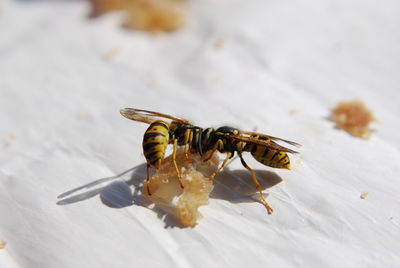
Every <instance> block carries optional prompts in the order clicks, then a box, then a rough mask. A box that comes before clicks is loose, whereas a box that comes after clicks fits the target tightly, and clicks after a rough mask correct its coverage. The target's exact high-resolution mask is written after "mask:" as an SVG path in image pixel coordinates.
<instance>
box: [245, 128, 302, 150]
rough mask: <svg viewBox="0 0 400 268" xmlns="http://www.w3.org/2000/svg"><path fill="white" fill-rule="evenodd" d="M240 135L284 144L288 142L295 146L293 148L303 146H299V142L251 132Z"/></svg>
mask: <svg viewBox="0 0 400 268" xmlns="http://www.w3.org/2000/svg"><path fill="white" fill-rule="evenodd" d="M240 133H241V134H247V135H250V136H259V137H264V138H267V139H271V140H277V141H283V142H286V143H287V144H290V145H293V146H296V147H300V146H301V144H299V143H297V142H294V141H289V140H285V139H281V138H278V137H274V136H270V135H266V134H262V133H257V132H250V131H240Z"/></svg>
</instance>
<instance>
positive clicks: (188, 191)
mask: <svg viewBox="0 0 400 268" xmlns="http://www.w3.org/2000/svg"><path fill="white" fill-rule="evenodd" d="M176 160H177V164H178V167H179V169H180V170H181V173H182V179H183V181H182V182H183V186H184V187H183V189H182V188H181V187H180V184H179V180H178V177H177V174H176V170H175V167H174V164H173V161H172V156H169V157H167V158H165V159H164V160H163V162H162V164H161V167H160V168H159V169H158V170H157V172H156V174H155V175H154V176H152V177H151V178H150V181H149V183H148V186H149V189H150V192H151V195H148V193H147V190H146V189H147V188H146V186H147V185H146V184H145V185H144V187H143V194H144V195H145V196H146V198H147V199H149V200H150V201H152V202H153V203H154V204H155V205H157V206H159V207H161V208H162V209H163V210H165V211H166V212H168V213H169V214H171V215H174V216H175V217H176V219H177V220H178V221H179V222H180V223H181V224H182V225H183V226H185V227H189V226H195V225H196V223H197V220H198V219H199V218H200V217H201V215H200V213H199V212H198V208H199V207H200V206H203V205H206V204H207V203H208V198H209V195H210V192H211V190H212V188H213V181H212V180H210V179H209V177H210V175H211V174H212V173H213V172H214V171H215V170H216V169H217V166H218V162H219V161H218V157H217V156H216V154H214V156H213V158H212V159H210V160H209V161H207V162H204V161H203V160H202V159H201V157H200V156H199V155H198V154H189V155H188V157H186V156H185V154H184V153H183V150H179V151H178V152H177V155H176Z"/></svg>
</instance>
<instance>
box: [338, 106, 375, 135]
mask: <svg viewBox="0 0 400 268" xmlns="http://www.w3.org/2000/svg"><path fill="white" fill-rule="evenodd" d="M331 120H332V121H334V122H335V123H336V126H337V127H338V128H340V129H343V130H345V131H347V133H349V134H351V135H352V136H354V137H359V138H363V139H368V138H369V137H370V136H371V130H370V129H369V127H368V126H369V123H371V122H372V121H375V119H374V117H373V115H372V112H371V111H370V110H369V109H368V108H367V107H366V106H365V104H364V103H363V102H361V101H351V102H340V103H338V105H337V106H336V107H335V108H334V109H333V110H332V117H331Z"/></svg>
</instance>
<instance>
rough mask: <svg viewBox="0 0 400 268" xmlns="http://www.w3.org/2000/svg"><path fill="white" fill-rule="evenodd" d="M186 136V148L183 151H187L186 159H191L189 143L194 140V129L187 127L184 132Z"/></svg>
mask: <svg viewBox="0 0 400 268" xmlns="http://www.w3.org/2000/svg"><path fill="white" fill-rule="evenodd" d="M184 136H185V140H184V144H185V145H184V148H183V152H184V153H185V157H186V159H189V155H188V147H189V146H188V145H189V144H190V143H192V140H193V131H192V130H191V129H187V130H186V131H185V134H184Z"/></svg>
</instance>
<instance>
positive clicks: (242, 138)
mask: <svg viewBox="0 0 400 268" xmlns="http://www.w3.org/2000/svg"><path fill="white" fill-rule="evenodd" d="M230 138H231V139H232V140H237V141H242V142H246V143H253V144H257V145H261V146H264V147H265V148H268V149H272V150H276V151H279V152H287V153H291V154H297V153H298V152H296V151H294V150H292V149H289V148H286V147H283V146H281V145H279V144H277V143H276V142H274V141H265V140H259V139H256V138H252V137H246V136H231V137H230Z"/></svg>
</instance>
